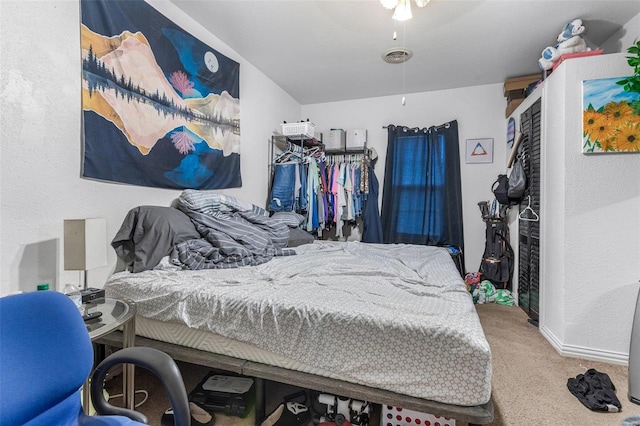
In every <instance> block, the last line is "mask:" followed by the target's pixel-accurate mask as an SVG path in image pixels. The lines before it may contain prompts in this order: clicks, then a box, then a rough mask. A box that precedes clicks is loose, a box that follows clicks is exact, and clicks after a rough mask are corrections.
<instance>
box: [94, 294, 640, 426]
mask: <svg viewBox="0 0 640 426" xmlns="http://www.w3.org/2000/svg"><path fill="white" fill-rule="evenodd" d="M477 310H478V315H479V317H480V321H481V323H482V326H483V328H484V331H485V335H486V336H487V340H488V341H489V345H490V346H491V354H492V358H493V377H492V398H493V402H494V408H495V413H494V417H495V418H494V421H493V422H492V423H491V424H492V425H496V426H502V425H504V426H529V425H531V426H534V425H536V426H537V425H558V426H573V425H576V426H577V425H580V426H609V425H611V426H614V425H621V424H622V422H623V420H624V419H625V418H627V417H629V416H632V415H638V414H640V406H638V405H635V404H633V403H631V402H630V401H629V399H628V398H627V389H628V385H627V377H628V376H627V367H626V366H620V365H612V364H606V363H601V362H593V361H586V360H581V359H577V358H567V357H562V356H560V355H559V354H558V353H557V352H556V351H555V350H554V349H553V347H552V346H551V345H550V344H549V342H547V340H546V339H545V338H544V337H543V336H542V335H541V334H540V332H539V331H538V329H537V328H536V327H535V326H533V325H531V324H530V323H529V322H528V321H527V316H526V314H525V313H524V312H523V311H522V310H521V309H520V308H518V307H508V306H503V305H497V304H485V305H477ZM178 366H179V367H180V371H181V372H182V374H183V379H184V382H185V386H186V388H187V391H190V390H191V389H193V388H194V387H195V386H196V385H197V384H198V383H199V382H200V380H201V379H202V378H203V377H204V376H205V375H206V374H207V373H208V372H209V371H210V369H209V368H206V367H201V366H197V365H193V364H187V363H178ZM589 368H594V369H596V370H598V371H600V372H602V373H606V374H608V375H609V377H610V378H611V381H612V382H613V384H614V385H615V387H616V393H617V396H618V399H619V400H620V402H621V403H622V411H621V412H619V413H600V412H593V411H591V410H589V409H588V408H586V407H585V406H583V405H582V404H581V403H580V401H579V400H578V399H577V398H576V397H575V396H573V395H572V394H571V393H570V392H569V390H568V389H567V380H568V379H569V378H571V377H576V376H577V375H578V374H582V373H584V372H585V371H586V370H587V369H589ZM266 386H267V387H266V389H265V394H266V402H265V404H266V407H265V408H266V412H267V413H269V412H271V411H272V410H274V409H275V408H276V407H277V405H278V404H279V403H280V402H281V401H282V398H283V397H284V395H288V394H290V393H293V391H295V390H297V388H294V387H291V386H288V385H282V384H279V383H273V382H268V383H267V385H266ZM121 388H122V384H121V379H120V378H119V377H115V378H114V379H112V380H110V381H109V382H108V383H107V390H108V391H109V393H110V395H114V394H117V393H120V392H121ZM136 389H139V390H142V389H144V390H146V392H148V398H147V400H146V401H145V402H144V403H143V404H142V405H140V407H138V408H137V410H138V411H140V412H142V413H144V414H145V415H146V416H147V417H148V418H149V424H151V425H155V426H160V425H161V421H160V419H161V417H162V413H164V411H165V410H166V409H167V408H168V407H169V402H168V400H167V398H166V396H165V395H164V391H163V389H162V385H161V384H160V382H159V380H158V379H157V378H155V377H154V376H152V375H151V374H150V373H149V372H147V371H146V370H144V369H142V368H137V369H136ZM142 398H143V395H142V394H141V393H140V394H137V396H136V401H141V400H142ZM112 403H113V404H114V405H120V404H119V403H118V399H114V400H113V401H112ZM378 410H379V408H378ZM378 410H376V413H374V416H373V418H372V422H371V423H370V424H371V425H372V426H374V425H376V426H377V425H378V424H380V422H379V416H378V413H379V411H378ZM254 423H255V422H254V420H253V413H250V414H249V415H248V416H247V417H246V418H238V417H233V416H225V415H222V414H217V415H216V425H218V426H231V425H233V426H240V425H242V426H250V425H252V424H254ZM456 426H466V423H460V422H458V423H456Z"/></svg>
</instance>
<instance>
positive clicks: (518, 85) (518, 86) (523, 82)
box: [503, 74, 542, 98]
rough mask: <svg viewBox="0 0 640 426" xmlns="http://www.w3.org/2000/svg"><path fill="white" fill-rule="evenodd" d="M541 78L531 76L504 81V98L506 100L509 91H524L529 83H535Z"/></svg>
mask: <svg viewBox="0 0 640 426" xmlns="http://www.w3.org/2000/svg"><path fill="white" fill-rule="evenodd" d="M541 78H542V74H532V75H525V76H522V77H514V78H508V79H506V80H505V82H504V88H503V92H504V97H505V98H506V97H507V96H509V92H511V91H514V90H524V89H526V88H527V87H529V85H530V84H531V83H535V82H536V81H538V80H540V79H541Z"/></svg>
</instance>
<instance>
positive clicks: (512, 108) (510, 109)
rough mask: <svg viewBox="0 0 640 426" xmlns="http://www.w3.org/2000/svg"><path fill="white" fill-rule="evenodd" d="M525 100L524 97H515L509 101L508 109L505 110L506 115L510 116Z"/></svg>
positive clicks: (506, 116)
mask: <svg viewBox="0 0 640 426" xmlns="http://www.w3.org/2000/svg"><path fill="white" fill-rule="evenodd" d="M522 101H524V98H520V99H513V100H512V101H510V102H508V103H507V109H506V110H505V112H504V117H505V118H509V116H510V115H511V114H512V113H513V111H515V109H516V108H518V106H519V105H520V104H521V103H522Z"/></svg>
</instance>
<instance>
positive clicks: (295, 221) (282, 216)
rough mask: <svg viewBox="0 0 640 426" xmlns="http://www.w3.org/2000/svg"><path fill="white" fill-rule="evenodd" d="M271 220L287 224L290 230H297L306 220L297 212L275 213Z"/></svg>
mask: <svg viewBox="0 0 640 426" xmlns="http://www.w3.org/2000/svg"><path fill="white" fill-rule="evenodd" d="M271 218H272V219H275V220H278V221H280V222H284V223H286V224H287V225H288V226H289V228H297V227H298V226H300V224H301V223H302V221H303V220H304V216H302V215H301V214H298V213H296V212H275V213H274V214H273V215H272V216H271Z"/></svg>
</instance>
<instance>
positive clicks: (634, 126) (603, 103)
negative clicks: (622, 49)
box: [582, 77, 640, 153]
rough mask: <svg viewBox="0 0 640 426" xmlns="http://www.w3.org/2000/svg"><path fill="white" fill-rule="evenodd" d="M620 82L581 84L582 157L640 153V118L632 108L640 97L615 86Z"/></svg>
mask: <svg viewBox="0 0 640 426" xmlns="http://www.w3.org/2000/svg"><path fill="white" fill-rule="evenodd" d="M621 78H622V77H614V78H602V79H597V80H585V81H583V82H582V94H583V97H582V99H583V107H584V108H583V109H584V110H583V113H582V135H583V144H582V152H583V153H607V152H640V115H637V114H634V111H633V108H632V107H631V105H630V104H631V102H634V101H636V100H638V97H639V95H638V93H632V92H626V91H625V90H624V88H623V87H622V86H621V85H619V84H616V82H617V81H620V80H621Z"/></svg>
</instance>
